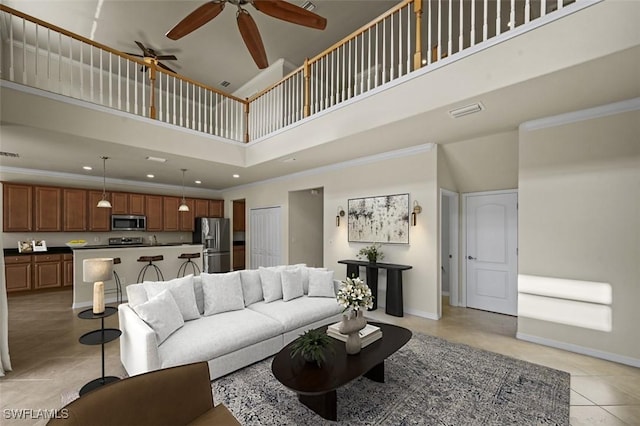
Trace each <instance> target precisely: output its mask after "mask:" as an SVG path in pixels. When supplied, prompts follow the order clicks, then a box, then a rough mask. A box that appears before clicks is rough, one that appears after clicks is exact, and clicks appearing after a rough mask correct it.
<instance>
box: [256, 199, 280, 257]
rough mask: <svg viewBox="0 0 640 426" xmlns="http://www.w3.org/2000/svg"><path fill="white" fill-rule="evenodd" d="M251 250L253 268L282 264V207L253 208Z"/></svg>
mask: <svg viewBox="0 0 640 426" xmlns="http://www.w3.org/2000/svg"><path fill="white" fill-rule="evenodd" d="M249 217H250V222H249V224H250V226H251V228H250V230H249V231H250V233H251V234H250V236H251V238H250V240H249V243H250V250H251V256H250V261H251V268H252V269H257V268H258V267H259V266H277V265H281V264H282V238H281V235H282V222H281V220H280V207H269V208H263V209H251V210H250V213H249Z"/></svg>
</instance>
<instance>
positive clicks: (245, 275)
mask: <svg viewBox="0 0 640 426" xmlns="http://www.w3.org/2000/svg"><path fill="white" fill-rule="evenodd" d="M240 281H241V282H242V294H243V295H244V305H245V306H249V305H253V304H254V303H257V302H260V301H261V300H262V298H263V296H262V282H261V281H260V272H258V270H257V269H246V270H242V271H240Z"/></svg>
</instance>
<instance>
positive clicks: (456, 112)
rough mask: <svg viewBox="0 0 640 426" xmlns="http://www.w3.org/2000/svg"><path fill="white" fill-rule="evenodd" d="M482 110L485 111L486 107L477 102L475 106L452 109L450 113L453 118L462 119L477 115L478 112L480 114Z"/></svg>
mask: <svg viewBox="0 0 640 426" xmlns="http://www.w3.org/2000/svg"><path fill="white" fill-rule="evenodd" d="M482 110H484V105H482V104H481V103H480V102H476V103H475V104H471V105H466V106H463V107H460V108H456V109H452V110H451V111H449V115H450V116H451V117H453V118H460V117H464V116H465V115H469V114H475V113H476V112H480V111H482Z"/></svg>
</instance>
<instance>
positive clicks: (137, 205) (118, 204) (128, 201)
mask: <svg viewBox="0 0 640 426" xmlns="http://www.w3.org/2000/svg"><path fill="white" fill-rule="evenodd" d="M145 211H146V208H145V196H144V194H130V193H128V192H114V193H113V194H111V213H112V214H131V215H144V214H145Z"/></svg>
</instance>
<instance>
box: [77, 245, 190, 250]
mask: <svg viewBox="0 0 640 426" xmlns="http://www.w3.org/2000/svg"><path fill="white" fill-rule="evenodd" d="M183 245H187V246H191V245H193V244H192V243H158V244H113V245H108V244H104V245H96V246H91V245H89V246H84V247H76V248H74V250H89V249H110V248H116V249H123V248H139V247H175V246H183ZM196 245H197V244H196Z"/></svg>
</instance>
